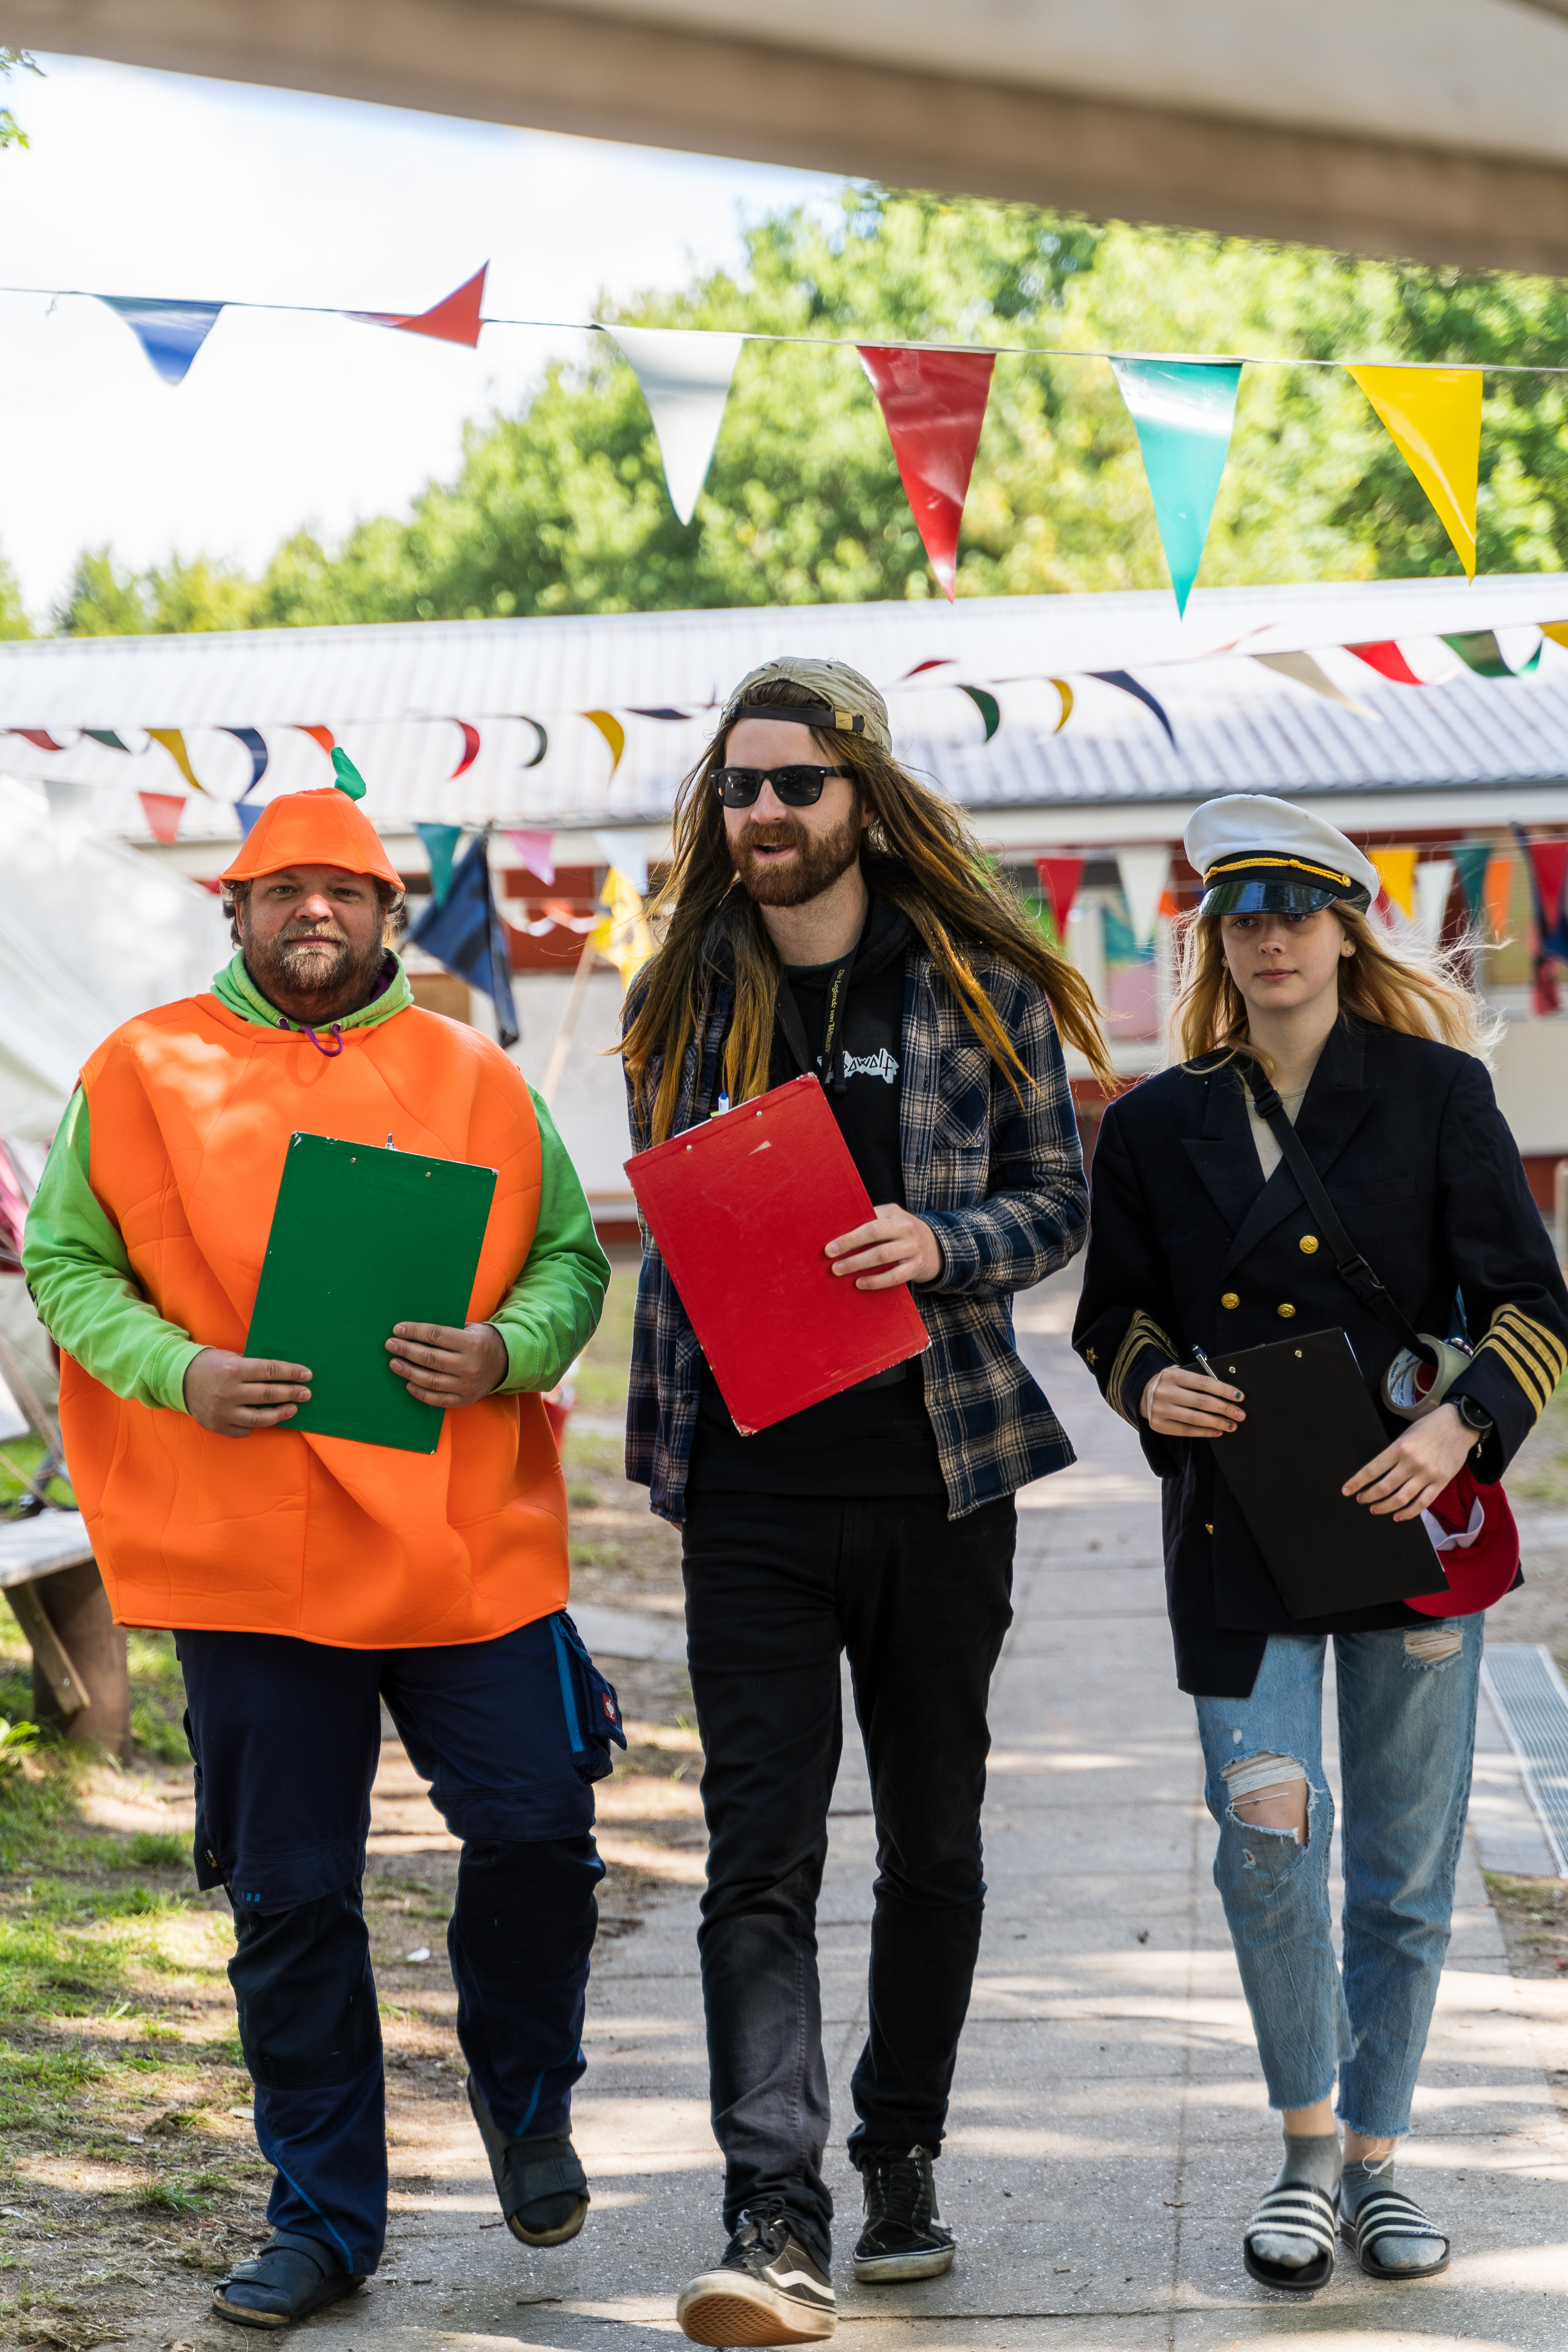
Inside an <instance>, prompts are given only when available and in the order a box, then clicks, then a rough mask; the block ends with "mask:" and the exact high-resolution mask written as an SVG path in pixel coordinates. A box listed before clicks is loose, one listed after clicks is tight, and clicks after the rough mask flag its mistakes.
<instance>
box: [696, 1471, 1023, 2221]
mask: <svg viewBox="0 0 1568 2352" xmlns="http://www.w3.org/2000/svg"><path fill="white" fill-rule="evenodd" d="M1015 1536H1016V1513H1015V1510H1014V1506H1013V1503H1012V1500H1011V1498H1008V1499H1005V1500H1004V1501H1001V1502H996V1503H991V1504H987V1505H986V1506H985V1507H984V1509H982V1510H978V1511H974V1512H972V1513H971V1514H970V1516H969V1517H967V1518H963V1519H957V1520H950V1519H949V1518H948V1517H947V1504H946V1501H945V1498H944V1497H942V1496H923V1495H922V1496H911V1497H910V1498H908V1499H900V1498H898V1497H895V1496H876V1497H871V1498H868V1499H867V1500H865V1501H856V1502H847V1501H837V1500H831V1501H829V1500H821V1499H818V1498H816V1497H799V1498H797V1497H795V1496H784V1495H755V1496H751V1495H721V1494H706V1495H705V1494H702V1493H700V1492H699V1493H697V1494H695V1495H689V1496H688V1498H687V1519H686V1527H685V1530H684V1561H683V1566H684V1570H685V1577H686V1623H687V1631H688V1635H689V1651H690V1661H691V1687H692V1691H693V1694H694V1695H695V1697H696V1701H697V1717H698V1723H699V1726H700V1730H701V1734H702V1744H703V1747H704V1748H705V1749H706V1751H707V1765H706V1769H705V1770H704V1772H703V1776H702V1803H703V1809H704V1811H705V1812H706V1813H707V1816H708V1831H709V1837H710V1852H709V1860H708V1891H707V1894H706V1895H704V1897H703V1901H702V1925H701V1927H700V1931H699V1935H698V1945H699V1949H700V1954H701V1961H702V1998H703V2004H704V2008H705V2010H706V2012H707V2019H708V2061H709V2072H710V2096H711V2099H712V2107H713V2129H714V2132H715V2134H716V2136H717V2137H718V2140H719V2145H720V2147H721V2148H722V2149H723V2151H724V2160H725V2181H724V2224H725V2227H726V2229H729V2230H733V2229H734V2228H735V2227H736V2226H737V2224H738V2222H739V2221H740V2217H741V2214H742V2211H744V2210H747V2209H748V2208H750V2209H752V2210H756V2209H757V2208H759V2207H760V2206H763V2205H764V2204H767V2203H770V2202H772V2203H777V2204H780V2205H782V2206H783V2207H784V2209H785V2210H786V2211H787V2212H788V2213H789V2215H790V2218H791V2220H792V2221H793V2222H794V2223H795V2228H796V2230H797V2231H798V2233H799V2235H800V2237H801V2239H802V2242H803V2243H805V2245H807V2246H808V2247H810V2248H811V2250H812V2251H813V2252H815V2253H816V2254H817V2256H818V2257H819V2259H821V2260H822V2261H823V2262H824V2263H826V2260H827V2258H828V2254H829V2252H830V2238H829V2226H830V2223H831V2221H832V2216H833V2200H832V2198H831V2196H830V2195H829V2193H828V2190H827V2188H826V2184H825V2182H824V2180H823V2178H822V2158H823V2152H824V2150H825V2148H826V2144H827V2131H828V2107H827V2070H826V2064H825V2063H824V2061H823V2054H822V2015H821V2007H820V2001H819V1998H818V1990H817V1973H816V1897H817V1891H818V1889H819V1887H820V1886H821V1884H822V1868H823V1864H824V1861H825V1860H826V1853H827V1806H828V1801H829V1799H830V1797H831V1795H832V1793H833V1782H834V1776H835V1774H836V1772H837V1769H838V1758H839V1751H840V1748H841V1747H842V1745H843V1721H842V1711H841V1708H840V1704H839V1679H838V1658H839V1653H840V1651H841V1650H847V1652H848V1654H849V1664H850V1671H851V1674H852V1675H853V1678H854V1686H855V1707H856V1713H857V1714H858V1717H859V1721H860V1728H861V1732H862V1735H863V1737H864V1738H865V1743H866V1756H867V1761H868V1766H869V1769H870V1776H871V1793H872V1801H873V1803H874V1805H875V1808H876V1816H877V1879H876V1886H875V1908H874V1912H873V1916H872V1923H871V1977H870V2001H869V2012H868V2015H869V2031H868V2035H867V2039H866V2046H865V2048H864V2049H863V2050H862V2052H861V2053H860V2057H859V2061H858V2064H857V2066H856V2069H855V2074H854V2079H853V2083H852V2084H851V2091H852V2095H853V2097H854V2101H855V2109H856V2114H857V2116H858V2118H859V2121H858V2126H857V2127H856V2130H855V2131H854V2133H853V2134H852V2135H851V2137H850V2141H849V2152H850V2155H851V2157H858V2151H859V2150H860V2149H861V2148H862V2147H867V2146H871V2145H875V2146H879V2147H880V2146H888V2147H900V2148H908V2147H912V2146H913V2145H914V2144H915V2143H916V2142H921V2143H922V2144H923V2145H924V2146H925V2147H929V2148H930V2149H931V2151H932V2152H933V2154H934V2153H935V2151H936V2150H937V2148H938V2147H940V2145H941V2141H942V2126H943V2124H944V2122H945V2120H946V2116H947V2098H948V2091H949V2088H950V2086H951V2084H952V2069H953V2062H954V2059H955V2057H956V2054H957V2050H958V2037H959V2034H960V2032H962V2031H963V2019H964V2013H965V2011H967V2009H968V2006H969V1991H970V1985H971V1981H972V1979H973V1974H974V1961H975V1955H976V1953H977V1952H978V1949H979V1946H980V1919H981V1913H982V1910H983V1908H984V1896H985V1884H984V1879H983V1878H982V1876H981V1851H980V1807H981V1802H982V1800H983V1799H984V1794H985V1757H986V1751H987V1749H988V1748H989V1746H990V1735H989V1733H988V1731H987V1728H986V1722H985V1705H986V1697H987V1693H988V1689H989V1685H990V1680H991V1673H992V1669H993V1667H994V1665H995V1664H996V1660H997V1656H998V1654H1000V1651H1001V1647H1002V1640H1003V1636H1004V1634H1005V1633H1006V1630H1007V1628H1008V1626H1009V1624H1010V1623H1011V1622H1012V1615H1013V1612H1012V1608H1011V1605H1010V1600H1009V1596H1010V1593H1011V1590H1012V1581H1013V1547H1014V1540H1015Z"/></svg>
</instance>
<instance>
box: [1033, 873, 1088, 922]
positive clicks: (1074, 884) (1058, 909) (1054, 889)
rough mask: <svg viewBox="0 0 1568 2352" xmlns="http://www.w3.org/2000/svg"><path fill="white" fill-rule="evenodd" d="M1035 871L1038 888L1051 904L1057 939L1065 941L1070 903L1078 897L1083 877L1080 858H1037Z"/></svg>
mask: <svg viewBox="0 0 1568 2352" xmlns="http://www.w3.org/2000/svg"><path fill="white" fill-rule="evenodd" d="M1035 871H1036V873H1037V875H1038V876H1039V877H1040V887H1041V889H1042V890H1043V891H1044V892H1045V894H1046V896H1047V898H1049V900H1050V902H1051V913H1052V915H1053V916H1054V917H1055V919H1056V926H1057V937H1058V940H1066V938H1067V935H1068V916H1069V915H1070V914H1071V913H1072V902H1073V900H1074V899H1075V898H1077V897H1078V886H1079V881H1080V880H1081V878H1082V876H1083V860H1082V858H1081V857H1037V858H1036V860H1035Z"/></svg>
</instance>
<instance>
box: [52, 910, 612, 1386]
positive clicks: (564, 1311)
mask: <svg viewBox="0 0 1568 2352" xmlns="http://www.w3.org/2000/svg"><path fill="white" fill-rule="evenodd" d="M391 960H392V961H393V962H394V963H395V965H396V974H395V978H394V979H393V980H392V981H391V982H389V984H388V985H387V986H386V987H385V988H384V990H383V991H382V992H381V994H380V995H379V996H377V997H374V998H373V1000H372V1001H371V1003H369V1004H366V1005H363V1006H362V1007H361V1009H360V1010H359V1012H357V1013H347V1014H345V1015H344V1017H343V1019H342V1022H341V1023H340V1024H338V1025H339V1026H340V1027H342V1028H343V1029H372V1028H374V1026H375V1025H376V1024H377V1023H378V1022H382V1021H391V1020H394V1019H395V1017H396V1015H397V1014H398V1013H402V1012H405V1010H406V1009H407V1007H408V1006H409V1005H411V1004H412V1003H413V1002H414V992H413V990H412V989H411V988H410V987H409V985H408V975H407V973H406V972H405V971H404V969H403V966H402V964H401V963H399V962H398V961H397V959H396V957H395V956H394V957H393V958H392V959H391ZM213 993H214V995H215V996H216V998H217V1000H218V1002H219V1003H220V1004H223V1005H224V1006H226V1009H227V1010H228V1011H229V1012H230V1013H237V1014H238V1015H239V1017H240V1018H241V1019H242V1020H244V1021H253V1022H255V1023H256V1024H257V1025H258V1027H265V1028H268V1029H276V1028H278V1027H279V1025H281V1024H282V1016H281V1014H280V1013H279V1011H278V1008H277V1006H276V1005H274V1004H269V1003H268V1001H267V999H266V997H264V996H263V995H262V994H261V992H260V991H259V990H258V988H257V986H256V983H255V982H254V981H253V980H252V979H251V977H250V974H249V973H248V972H247V970H246V968H245V958H244V956H243V955H239V954H237V955H236V956H235V958H234V960H233V961H232V962H231V963H230V964H229V965H228V967H227V969H226V971H220V972H219V973H218V974H217V975H216V979H215V980H214V982H213ZM529 1092H530V1094H531V1096H532V1100H533V1108H534V1112H535V1114H536V1116H537V1118H538V1120H539V1142H540V1153H541V1160H542V1188H541V1192H540V1197H539V1223H538V1225H537V1227H536V1228H535V1231H534V1236H533V1245H532V1247H531V1249H530V1251H529V1253H528V1261H527V1263H526V1265H524V1267H523V1269H522V1272H521V1274H520V1275H519V1276H518V1278H517V1280H516V1281H515V1282H514V1283H513V1285H512V1286H511V1288H510V1290H509V1291H508V1292H507V1295H506V1297H504V1298H503V1299H502V1301H501V1303H500V1306H499V1307H497V1309H496V1311H495V1313H494V1314H493V1315H492V1316H491V1317H490V1318H489V1319H490V1321H491V1323H493V1325H494V1326H495V1328H496V1329H497V1330H498V1331H499V1332H500V1336H501V1338H502V1339H503V1340H504V1341H505V1342H506V1352H507V1375H506V1378H505V1380H503V1381H501V1383H500V1390H501V1392H502V1393H503V1394H504V1393H506V1392H509V1391H512V1390H516V1389H552V1388H553V1387H554V1386H555V1383H556V1381H558V1380H560V1378H561V1376H562V1374H563V1372H564V1371H565V1370H566V1368H567V1366H568V1365H569V1364H570V1363H571V1362H572V1361H573V1360H574V1357H576V1356H578V1355H580V1354H581V1353H582V1351H583V1349H584V1347H585V1346H586V1345H587V1343H588V1341H589V1340H590V1339H592V1338H593V1336H594V1332H595V1328H597V1325H598V1320H599V1317H600V1315H601V1313H602V1312H603V1310H604V1304H605V1286H606V1285H607V1284H608V1282H609V1278H610V1265H609V1260H608V1259H607V1258H606V1257H605V1253H604V1251H603V1250H602V1249H601V1248H600V1247H599V1244H598V1242H597V1241H596V1240H595V1235H594V1221H593V1218H592V1217H591V1216H590V1214H589V1213H588V1203H587V1202H586V1200H585V1199H584V1195H583V1187H582V1185H581V1184H580V1183H579V1181H578V1180H577V1171H576V1170H575V1169H574V1167H573V1165H572V1162H571V1160H570V1159H569V1158H568V1157H567V1154H566V1150H565V1147H564V1145H563V1143H562V1140H561V1139H560V1137H559V1136H558V1135H557V1134H556V1132H555V1127H554V1123H553V1121H552V1118H551V1116H550V1113H549V1112H548V1110H546V1108H545V1107H544V1105H543V1104H542V1102H541V1101H540V1099H539V1097H538V1096H537V1095H536V1094H533V1090H532V1088H530V1089H529ZM91 1140H92V1139H91V1132H90V1129H89V1119H88V1108H87V1098H86V1097H85V1096H84V1095H83V1093H82V1091H81V1088H80V1087H78V1088H77V1090H76V1092H75V1094H74V1095H72V1097H71V1098H70V1102H69V1104H68V1107H67V1109H66V1115H65V1117H64V1118H62V1119H61V1121H60V1124H59V1128H58V1131H57V1133H56V1136H55V1139H54V1142H53V1144H52V1145H51V1146H50V1150H49V1156H48V1160H47V1162H46V1163H45V1167H44V1172H43V1175H42V1177H41V1178H40V1180H39V1183H38V1190H37V1196H36V1198H35V1200H34V1202H33V1205H32V1207H31V1209H30V1210H29V1211H28V1213H27V1230H26V1236H25V1239H24V1241H23V1245H22V1264H23V1267H24V1270H25V1271H26V1277H27V1287H28V1289H29V1290H30V1291H31V1293H32V1295H33V1300H34V1304H35V1305H36V1306H37V1310H38V1314H39V1317H40V1318H41V1320H42V1322H43V1324H44V1327H45V1328H46V1329H47V1331H48V1333H49V1335H50V1337H51V1338H52V1339H54V1340H55V1342H56V1344H57V1346H58V1347H61V1348H63V1349H65V1351H66V1353H67V1354H68V1356H74V1357H75V1359H76V1360H77V1362H78V1363H79V1364H80V1366H81V1367H82V1369H83V1370H84V1371H87V1372H89V1373H90V1374H91V1376H92V1378H93V1379H94V1380H95V1381H102V1383H103V1385H104V1387H105V1388H106V1389H111V1390H112V1391H114V1394H115V1395H116V1396H121V1397H129V1398H131V1399H132V1401H133V1402H135V1403H137V1404H146V1405H163V1406H166V1407H167V1408H168V1409H169V1410H170V1411H171V1412H184V1410H185V1401H184V1380H185V1373H186V1371H187V1370H188V1369H189V1367H190V1363H191V1360H192V1358H193V1357H195V1356H199V1355H200V1354H201V1352H202V1343H201V1342H200V1341H199V1340H196V1339H193V1338H192V1337H191V1334H190V1333H189V1332H188V1331H183V1330H182V1329H181V1328H180V1327H179V1325H178V1324H177V1323H166V1322H165V1321H164V1320H163V1317H162V1316H161V1315H160V1314H159V1313H158V1310H157V1308H156V1307H154V1306H153V1302H152V1300H151V1299H150V1298H148V1297H146V1296H145V1295H144V1294H143V1292H142V1289H141V1287H140V1286H139V1285H138V1283H137V1280H136V1277H135V1276H134V1275H133V1274H132V1270H131V1260H130V1258H129V1257H128V1256H127V1255H126V1250H125V1244H124V1243H123V1242H122V1241H121V1237H120V1234H119V1231H118V1229H117V1227H116V1226H115V1225H114V1224H113V1223H112V1222H111V1220H110V1217H109V1216H108V1214H107V1213H106V1212H105V1211H104V1209H103V1206H102V1204H101V1202H100V1200H99V1198H98V1195H97V1194H96V1192H94V1191H93V1189H92V1183H91V1180H90V1176H89V1168H90V1164H91Z"/></svg>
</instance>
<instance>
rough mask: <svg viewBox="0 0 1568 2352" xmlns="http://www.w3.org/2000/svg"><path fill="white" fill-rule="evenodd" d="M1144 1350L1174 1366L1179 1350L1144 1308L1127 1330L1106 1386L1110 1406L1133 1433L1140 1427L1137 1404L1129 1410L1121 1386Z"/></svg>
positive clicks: (1134, 1403) (1134, 1317) (1135, 1315)
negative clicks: (1152, 1350) (1153, 1351)
mask: <svg viewBox="0 0 1568 2352" xmlns="http://www.w3.org/2000/svg"><path fill="white" fill-rule="evenodd" d="M1145 1347H1152V1348H1158V1349H1160V1350H1161V1352H1162V1353H1163V1355H1164V1356H1165V1357H1167V1358H1168V1360H1170V1361H1171V1362H1172V1363H1174V1362H1175V1361H1176V1350H1175V1349H1174V1348H1173V1346H1172V1344H1171V1340H1170V1337H1169V1335H1168V1333H1166V1332H1164V1331H1162V1330H1161V1328H1160V1326H1159V1325H1158V1324H1157V1323H1156V1322H1155V1320H1154V1318H1153V1317H1152V1315H1145V1314H1144V1312H1143V1310H1142V1307H1139V1309H1138V1310H1137V1312H1136V1313H1135V1314H1134V1316H1133V1318H1132V1320H1131V1323H1129V1325H1128V1326H1127V1331H1126V1335H1125V1337H1124V1338H1123V1339H1122V1342H1121V1347H1120V1348H1118V1349H1117V1350H1116V1357H1115V1360H1114V1362H1113V1363H1112V1365H1111V1367H1110V1373H1109V1375H1108V1377H1107V1379H1106V1383H1105V1396H1106V1402H1107V1403H1108V1404H1110V1406H1112V1407H1113V1408H1114V1410H1115V1411H1116V1412H1119V1413H1120V1414H1121V1418H1122V1420H1123V1421H1125V1422H1127V1423H1129V1424H1130V1425H1131V1427H1132V1428H1133V1429H1136V1428H1137V1426H1138V1407H1137V1400H1136V1399H1134V1400H1133V1402H1132V1404H1131V1409H1129V1407H1128V1405H1127V1404H1126V1403H1125V1402H1123V1399H1122V1395H1121V1383H1122V1381H1123V1379H1124V1378H1125V1376H1126V1374H1127V1373H1128V1371H1129V1370H1131V1366H1132V1362H1133V1360H1134V1358H1135V1357H1136V1356H1137V1355H1138V1354H1139V1352H1140V1351H1141V1349H1143V1348H1145Z"/></svg>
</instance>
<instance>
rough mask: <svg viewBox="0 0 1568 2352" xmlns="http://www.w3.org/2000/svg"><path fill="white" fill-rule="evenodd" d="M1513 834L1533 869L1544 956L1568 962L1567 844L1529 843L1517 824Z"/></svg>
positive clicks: (1533, 883) (1564, 842)
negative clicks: (1564, 894) (1564, 892)
mask: <svg viewBox="0 0 1568 2352" xmlns="http://www.w3.org/2000/svg"><path fill="white" fill-rule="evenodd" d="M1513 835H1514V839H1515V840H1516V841H1517V842H1518V844H1519V845H1520V847H1521V849H1522V850H1523V852H1524V856H1525V864H1526V865H1527V866H1528V867H1529V869H1530V882H1531V896H1532V898H1534V901H1535V927H1536V929H1537V931H1538V932H1539V933H1540V950H1541V953H1542V955H1548V956H1555V957H1557V958H1558V959H1559V960H1560V961H1568V906H1565V905H1564V903H1563V886H1564V884H1565V883H1568V841H1527V840H1526V838H1525V836H1524V835H1523V834H1522V833H1521V830H1520V828H1519V826H1518V825H1515V826H1514V828H1513Z"/></svg>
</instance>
